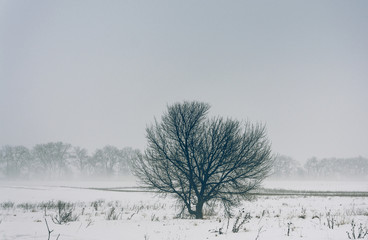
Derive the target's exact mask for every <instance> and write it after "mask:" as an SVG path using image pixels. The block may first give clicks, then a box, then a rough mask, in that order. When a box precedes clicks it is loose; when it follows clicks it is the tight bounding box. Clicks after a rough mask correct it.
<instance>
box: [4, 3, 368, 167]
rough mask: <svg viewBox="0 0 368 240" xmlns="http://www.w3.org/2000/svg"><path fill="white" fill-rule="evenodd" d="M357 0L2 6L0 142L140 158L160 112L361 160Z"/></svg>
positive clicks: (364, 66)
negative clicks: (199, 109)
mask: <svg viewBox="0 0 368 240" xmlns="http://www.w3.org/2000/svg"><path fill="white" fill-rule="evenodd" d="M367 13H368V1H364V0H357V1H337V0H333V1H317V0H316V1H294V0H290V1H214V0H208V1H169V0H167V1H161V0H160V1H148V0H147V1H137V0H134V1H133V0H131V1H112V0H109V1H39V0H35V1H25V0H24V1H22V0H19V1H11V0H5V1H4V0H0V112H1V113H0V146H1V145H5V144H11V145H25V146H27V147H32V146H33V145H35V144H38V143H46V142H50V141H63V142H68V143H71V144H73V145H79V146H82V147H86V148H88V149H89V150H90V151H93V150H94V149H96V148H100V147H103V146H105V145H107V144H111V145H115V146H117V147H124V146H131V147H133V148H139V149H144V147H145V143H146V140H145V127H146V125H147V124H150V123H152V121H153V118H154V116H156V117H160V116H161V114H162V113H163V112H164V111H165V110H166V106H167V104H171V103H174V102H177V101H182V100H200V101H204V102H208V103H210V104H211V105H212V109H211V114H214V115H222V116H226V117H227V116H229V117H233V118H236V119H239V120H241V119H249V120H250V121H254V122H256V121H261V122H263V123H266V124H267V129H268V135H269V138H270V140H271V141H272V145H273V150H274V152H275V153H282V154H286V155H289V156H291V157H293V158H295V159H297V160H300V161H304V160H306V159H307V158H310V157H312V156H316V157H353V156H358V155H361V156H364V157H368V124H367V123H368V106H367V103H368V93H367V90H368V79H367V77H368V44H367V43H368V14H367Z"/></svg>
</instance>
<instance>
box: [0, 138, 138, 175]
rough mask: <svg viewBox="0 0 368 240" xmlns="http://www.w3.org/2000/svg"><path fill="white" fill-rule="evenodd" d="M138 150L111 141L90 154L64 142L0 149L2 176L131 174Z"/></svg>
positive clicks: (0, 171) (0, 172) (0, 170)
mask: <svg viewBox="0 0 368 240" xmlns="http://www.w3.org/2000/svg"><path fill="white" fill-rule="evenodd" d="M138 152H139V151H138V150H134V149H132V148H129V147H126V148H122V149H119V148H117V147H114V146H110V145H107V146H105V147H103V148H101V149H97V150H96V151H95V152H94V153H93V154H91V155H90V154H88V151H87V150H86V149H85V148H81V147H77V146H72V145H71V144H67V143H63V142H50V143H45V144H37V145H35V146H34V147H33V148H32V149H28V148H26V147H24V146H3V147H2V148H1V149H0V179H4V178H6V179H61V178H96V177H116V176H123V175H130V165H131V162H132V161H134V160H135V158H136V157H137V153H138Z"/></svg>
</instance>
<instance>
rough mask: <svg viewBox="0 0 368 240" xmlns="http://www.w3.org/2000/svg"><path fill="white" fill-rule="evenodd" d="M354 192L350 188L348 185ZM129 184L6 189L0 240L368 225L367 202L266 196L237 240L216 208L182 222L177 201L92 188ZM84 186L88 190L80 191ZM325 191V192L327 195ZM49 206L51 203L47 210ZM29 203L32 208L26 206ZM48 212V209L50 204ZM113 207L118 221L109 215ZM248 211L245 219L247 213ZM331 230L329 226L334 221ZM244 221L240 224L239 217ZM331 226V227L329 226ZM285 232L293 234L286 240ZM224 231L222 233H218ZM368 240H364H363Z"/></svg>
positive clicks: (304, 235)
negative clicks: (67, 207)
mask: <svg viewBox="0 0 368 240" xmlns="http://www.w3.org/2000/svg"><path fill="white" fill-rule="evenodd" d="M331 184H332V183H331V182H330V183H319V182H314V183H300V182H288V183H287V182H286V181H285V182H283V181H279V182H278V183H277V182H276V181H272V182H265V187H269V188H277V189H280V188H284V189H293V190H319V191H320V190H326V189H327V190H330V191H331V189H334V190H338V191H343V190H345V189H347V190H348V191H353V190H354V191H366V190H367V189H366V185H365V184H364V183H357V182H351V183H348V182H345V183H340V184H339V183H334V184H338V186H335V185H334V186H332V185H331ZM349 184H350V185H351V186H348V185H349ZM127 186H136V184H135V182H134V181H131V182H107V181H104V182H103V181H101V182H49V183H45V182H43V183H42V182H41V183H40V182H39V183H31V182H1V183H0V239H4V240H12V239H47V238H48V231H47V227H46V223H45V219H46V221H47V222H48V225H49V227H50V230H53V232H52V233H51V238H50V239H57V237H58V235H59V234H60V236H59V240H77V239H78V240H87V239H88V240H100V239H111V240H114V239H120V240H121V239H133V240H135V239H149V240H155V239H167V240H169V239H172V240H174V239H175V240H178V239H180V240H183V239H220V240H221V239H229V240H233V239H234V240H235V239H258V240H261V239H265V240H266V239H276V240H277V239H306V240H308V239H313V240H314V239H337V240H339V239H348V237H347V233H346V232H347V231H348V232H350V233H351V231H352V230H351V229H352V226H351V222H352V221H353V220H354V222H355V223H357V227H356V228H355V231H356V232H357V231H358V227H359V224H362V226H363V227H367V226H368V198H367V197H280V196H261V197H258V198H257V199H254V200H252V201H247V202H244V203H243V204H242V206H239V207H238V208H236V209H235V210H234V213H235V214H236V215H237V214H243V215H244V214H245V213H247V212H249V213H250V215H251V217H252V218H251V219H250V220H249V221H248V222H246V223H245V224H244V225H243V226H242V227H241V228H240V230H239V232H238V233H233V232H232V231H231V230H232V227H233V225H234V224H235V221H236V217H233V218H231V219H227V218H226V217H224V215H223V212H222V211H220V210H219V209H220V208H219V207H218V208H215V209H216V214H214V215H210V216H206V219H204V220H195V219H189V218H185V219H181V218H177V213H178V212H179V209H178V208H177V205H176V202H175V201H174V200H173V199H172V198H170V197H168V198H165V199H163V198H160V197H158V196H156V195H155V194H153V193H144V192H113V191H102V190H95V189H86V188H88V187H99V188H122V187H127ZM81 187H83V189H82V188H81ZM326 187H327V188H326ZM59 200H62V201H65V202H70V203H72V204H73V205H74V208H73V214H74V215H75V216H78V219H77V220H76V221H73V222H69V223H67V224H61V225H60V224H55V223H54V222H53V221H52V218H53V217H55V216H57V209H56V208H55V207H48V208H46V210H45V208H44V207H42V206H41V205H42V204H43V205H46V204H51V203H53V204H54V205H55V204H56V202H57V201H59ZM50 201H52V202H51V203H50ZM26 204H28V205H26ZM50 206H51V205H50ZM112 208H114V213H115V215H114V216H115V219H116V220H109V219H108V216H109V213H110V212H111V210H112ZM243 211H244V213H243ZM332 219H333V223H334V228H333V229H331V228H329V226H328V222H329V220H331V221H332ZM240 220H242V218H240ZM331 221H330V223H331ZM288 226H289V228H290V232H289V236H287V232H288ZM220 232H221V234H220ZM367 238H368V237H367V236H366V239H367Z"/></svg>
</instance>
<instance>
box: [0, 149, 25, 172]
mask: <svg viewBox="0 0 368 240" xmlns="http://www.w3.org/2000/svg"><path fill="white" fill-rule="evenodd" d="M31 159H32V156H31V153H30V151H29V150H28V148H26V147H24V146H9V145H7V146H4V147H3V148H2V149H0V165H4V167H3V168H4V170H3V171H4V174H5V176H6V177H8V178H18V177H20V176H23V177H24V176H25V175H28V174H29V165H30V162H31Z"/></svg>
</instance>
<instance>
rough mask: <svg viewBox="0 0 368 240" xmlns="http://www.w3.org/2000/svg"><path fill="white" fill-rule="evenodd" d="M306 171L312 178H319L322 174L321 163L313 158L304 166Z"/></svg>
mask: <svg viewBox="0 0 368 240" xmlns="http://www.w3.org/2000/svg"><path fill="white" fill-rule="evenodd" d="M304 169H305V171H306V172H307V175H308V176H310V177H318V176H319V175H320V174H319V172H320V169H319V161H318V159H317V158H316V157H312V158H310V159H308V160H307V162H306V163H305V164H304Z"/></svg>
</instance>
